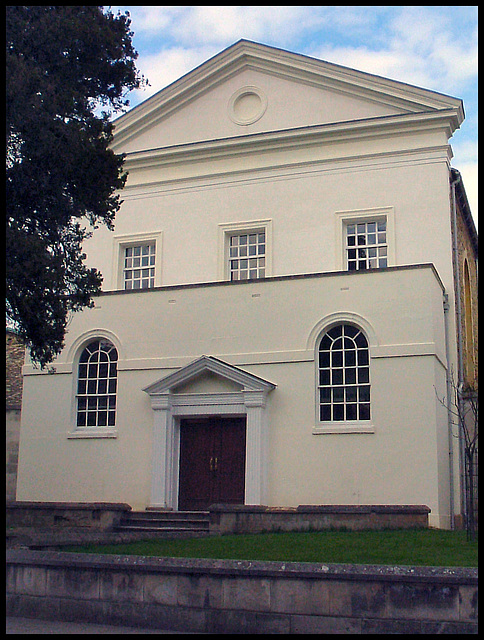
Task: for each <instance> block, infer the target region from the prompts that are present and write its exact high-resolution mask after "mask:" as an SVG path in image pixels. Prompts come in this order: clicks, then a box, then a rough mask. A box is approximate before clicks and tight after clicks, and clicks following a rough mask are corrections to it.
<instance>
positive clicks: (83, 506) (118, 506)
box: [6, 500, 131, 511]
mask: <svg viewBox="0 0 484 640" xmlns="http://www.w3.org/2000/svg"><path fill="white" fill-rule="evenodd" d="M6 508H7V510H8V509H39V510H42V509H43V510H48V509H70V510H78V511H82V510H84V511H88V510H93V509H103V510H105V511H131V506H130V505H129V504H125V503H122V502H27V501H25V502H24V501H21V500H12V501H7V502H6Z"/></svg>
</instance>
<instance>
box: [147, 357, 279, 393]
mask: <svg viewBox="0 0 484 640" xmlns="http://www.w3.org/2000/svg"><path fill="white" fill-rule="evenodd" d="M275 386H276V385H275V384H273V383H272V382H269V381H267V380H264V379H263V378H259V377H258V376H255V375H254V374H252V373H248V372H247V371H244V370H242V369H240V368H239V367H235V366H234V365H231V364H228V363H227V362H223V361H222V360H219V359H218V358H214V357H213V356H201V357H200V358H198V359H197V360H194V361H193V362H191V363H190V364H188V365H186V366H185V367H182V368H181V369H179V370H178V371H175V372H174V373H170V374H169V375H168V376H166V377H164V378H162V379H161V380H158V381H157V382H154V383H153V384H151V385H149V386H148V387H145V388H144V389H143V391H144V392H145V393H147V394H148V395H149V396H152V397H153V396H166V395H171V394H177V393H186V392H189V393H194V392H195V393H207V392H210V391H212V392H216V393H219V392H221V391H239V392H241V391H258V392H262V393H263V394H266V393H268V392H269V391H272V389H274V388H275Z"/></svg>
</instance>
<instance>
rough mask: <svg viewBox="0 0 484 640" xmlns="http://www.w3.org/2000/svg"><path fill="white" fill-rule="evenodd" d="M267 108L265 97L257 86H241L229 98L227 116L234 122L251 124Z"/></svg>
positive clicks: (260, 116)
mask: <svg viewBox="0 0 484 640" xmlns="http://www.w3.org/2000/svg"><path fill="white" fill-rule="evenodd" d="M266 109H267V98H266V96H265V94H264V93H263V91H261V90H260V89H258V88H257V87H242V88H241V89H239V90H238V91H236V92H235V93H234V94H233V96H232V97H231V98H230V100H229V116H230V119H231V120H232V121H233V122H235V123H236V124H240V125H247V124H253V123H254V122H257V120H260V118H262V116H263V115H264V113H265V110H266Z"/></svg>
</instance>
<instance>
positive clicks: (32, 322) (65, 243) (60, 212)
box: [6, 6, 146, 368]
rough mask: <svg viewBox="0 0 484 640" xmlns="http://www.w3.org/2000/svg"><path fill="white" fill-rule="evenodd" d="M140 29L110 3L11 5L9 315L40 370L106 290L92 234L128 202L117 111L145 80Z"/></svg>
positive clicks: (8, 64) (8, 10)
mask: <svg viewBox="0 0 484 640" xmlns="http://www.w3.org/2000/svg"><path fill="white" fill-rule="evenodd" d="M132 36H133V33H132V32H131V31H130V19H129V16H128V15H127V14H126V15H122V14H119V13H118V14H117V15H114V14H113V13H111V12H104V11H103V8H102V7H92V6H87V7H72V6H62V7H45V6H30V7H19V6H7V7H6V69H7V74H6V88H7V97H6V165H7V167H6V192H7V193H6V195H7V198H6V205H7V220H6V276H7V277H6V312H7V321H8V322H9V323H10V324H13V325H14V326H15V328H16V329H17V331H18V333H19V335H20V337H22V338H23V339H24V341H25V343H26V345H27V346H28V347H29V348H30V353H31V357H32V360H33V361H34V363H37V364H40V366H41V367H42V368H44V367H45V366H46V365H47V364H48V363H50V362H52V360H53V359H54V358H55V356H56V355H57V354H58V353H59V352H60V350H61V349H62V347H63V344H64V336H65V331H66V325H67V321H68V318H69V315H70V313H71V312H72V311H78V310H80V309H82V308H84V307H92V306H93V296H95V295H96V294H98V293H99V292H100V288H101V283H102V276H101V274H100V273H99V272H98V271H97V270H96V269H93V268H87V267H86V265H85V264H84V260H85V258H86V256H85V254H83V253H82V242H83V240H84V239H85V238H86V237H88V236H89V235H91V231H90V228H96V227H97V226H98V225H100V224H104V225H106V226H107V227H108V228H109V229H113V221H114V217H115V214H116V212H117V211H118V209H119V207H120V205H121V200H120V198H119V195H117V193H116V192H117V190H119V189H122V187H123V186H124V183H125V181H126V174H125V173H123V169H122V167H123V161H124V156H123V155H116V154H114V153H113V152H112V151H111V150H110V149H109V144H110V142H111V140H112V130H113V125H112V123H111V122H110V120H109V118H110V117H111V115H112V114H113V113H116V112H117V111H122V110H125V108H126V107H127V105H128V100H127V99H126V95H127V93H128V92H129V91H130V90H132V89H136V88H139V87H140V86H143V85H144V84H146V81H145V80H144V78H143V77H142V76H140V75H139V73H138V71H137V69H136V66H135V60H136V58H137V53H136V51H135V50H134V48H133V46H132Z"/></svg>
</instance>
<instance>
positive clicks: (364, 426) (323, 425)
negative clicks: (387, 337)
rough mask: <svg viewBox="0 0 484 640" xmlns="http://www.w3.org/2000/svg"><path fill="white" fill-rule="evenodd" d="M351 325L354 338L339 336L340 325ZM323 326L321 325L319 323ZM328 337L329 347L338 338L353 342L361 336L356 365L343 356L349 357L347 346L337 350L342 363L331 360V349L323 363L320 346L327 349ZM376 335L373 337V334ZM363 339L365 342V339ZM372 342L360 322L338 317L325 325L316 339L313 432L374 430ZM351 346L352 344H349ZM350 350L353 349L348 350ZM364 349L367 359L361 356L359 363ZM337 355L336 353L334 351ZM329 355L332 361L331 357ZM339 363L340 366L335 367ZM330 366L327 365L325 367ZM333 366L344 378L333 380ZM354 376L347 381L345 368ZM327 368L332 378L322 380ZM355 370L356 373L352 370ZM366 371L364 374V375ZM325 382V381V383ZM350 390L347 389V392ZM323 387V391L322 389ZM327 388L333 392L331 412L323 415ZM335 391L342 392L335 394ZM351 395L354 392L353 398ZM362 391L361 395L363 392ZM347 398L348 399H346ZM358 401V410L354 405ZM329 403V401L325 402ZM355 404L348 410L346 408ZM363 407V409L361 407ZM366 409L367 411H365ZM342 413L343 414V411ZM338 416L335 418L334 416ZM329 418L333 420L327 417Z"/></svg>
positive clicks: (372, 431)
mask: <svg viewBox="0 0 484 640" xmlns="http://www.w3.org/2000/svg"><path fill="white" fill-rule="evenodd" d="M344 326H347V327H350V328H351V329H350V332H352V333H353V334H354V335H353V337H350V336H349V335H348V336H345V335H344V333H343V335H341V336H339V337H336V333H337V332H338V328H341V327H344ZM320 328H321V325H320ZM326 336H329V337H330V338H331V344H329V343H328V345H327V346H328V347H331V346H335V345H336V340H338V339H341V340H343V343H344V341H345V340H346V339H348V340H352V341H353V343H354V341H355V339H356V338H357V337H359V338H358V339H359V341H360V344H361V347H358V346H357V345H356V343H354V344H355V356H356V358H355V364H352V363H351V364H350V363H348V364H346V363H345V361H344V359H345V358H346V352H345V349H344V348H342V349H341V350H340V349H337V351H338V357H339V358H341V362H339V361H338V362H337V363H336V362H335V363H334V364H333V362H332V356H331V355H330V352H329V351H328V352H326V353H325V355H324V356H323V358H326V362H323V363H321V356H320V354H321V347H322V346H323V351H325V342H326V341H325V338H326ZM373 338H374V336H373ZM363 341H364V342H363ZM370 344H371V340H370V339H369V336H368V334H367V332H366V331H365V330H364V329H363V328H362V327H361V326H360V325H359V323H355V322H353V321H351V320H347V319H338V320H337V321H333V322H331V323H329V324H326V325H325V326H324V328H323V329H322V330H321V331H320V333H319V335H318V338H317V339H316V341H315V364H316V367H315V369H316V384H315V387H316V421H315V427H314V428H313V433H314V434H325V433H374V431H375V428H374V423H373V420H372V414H373V411H372V398H371V354H370ZM348 346H349V343H348ZM348 351H351V350H350V349H348ZM359 352H361V353H362V354H364V359H360V360H361V362H360V363H358V358H359V355H358V353H359ZM335 355H336V354H335ZM328 358H329V360H328ZM336 364H338V365H339V366H338V367H336ZM322 365H327V366H322ZM360 368H361V379H360ZM333 369H335V370H336V369H337V370H338V375H339V376H340V378H341V372H343V373H342V380H340V379H338V380H337V381H335V382H334V383H333V379H332V375H333V374H332V371H333ZM350 369H351V374H352V376H353V377H352V378H348V383H347V380H346V371H348V372H349V371H350ZM322 370H324V371H325V373H329V379H324V377H323V379H322V377H321V371H322ZM353 371H355V373H353ZM363 374H365V377H363ZM322 383H323V384H322ZM347 389H348V391H347ZM323 390H324V391H323ZM328 391H329V393H330V395H329V398H330V403H331V415H328V414H327V413H326V415H324V412H322V410H321V407H322V406H323V404H325V403H327V402H328ZM323 394H325V398H324V401H322V395H323ZM334 394H339V396H336V398H335V395H334ZM347 394H348V395H347ZM350 394H353V396H352V397H350ZM360 394H362V395H360ZM347 398H348V400H347ZM355 404H356V411H355V409H354V408H353V407H354V405H355ZM336 405H337V406H338V409H337V411H339V414H338V415H337V416H335V414H334V411H333V408H334V407H335V406H336ZM326 406H327V404H326ZM350 406H351V407H352V408H351V409H348V408H347V407H350ZM360 408H361V409H360ZM365 411H366V413H365ZM341 412H342V413H341ZM335 417H336V418H337V419H334V418H335ZM327 418H330V419H327Z"/></svg>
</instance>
